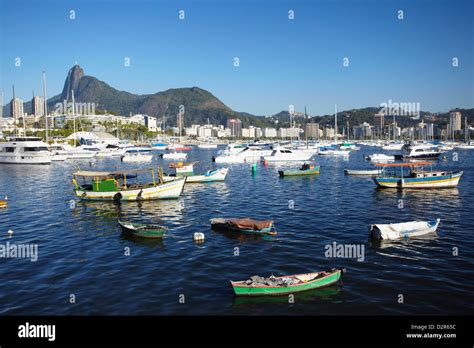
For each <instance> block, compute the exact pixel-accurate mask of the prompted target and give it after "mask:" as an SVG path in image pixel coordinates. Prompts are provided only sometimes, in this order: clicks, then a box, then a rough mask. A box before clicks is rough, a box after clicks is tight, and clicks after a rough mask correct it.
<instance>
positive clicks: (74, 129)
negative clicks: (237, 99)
mask: <svg viewBox="0 0 474 348" xmlns="http://www.w3.org/2000/svg"><path fill="white" fill-rule="evenodd" d="M71 98H72V120H73V122H72V123H73V125H74V126H73V127H74V128H73V131H74V146H77V134H76V104H75V102H74V90H71Z"/></svg>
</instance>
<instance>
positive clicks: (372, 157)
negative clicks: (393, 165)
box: [365, 153, 395, 162]
mask: <svg viewBox="0 0 474 348" xmlns="http://www.w3.org/2000/svg"><path fill="white" fill-rule="evenodd" d="M365 159H366V160H368V161H373V162H383V161H395V156H389V155H385V154H383V153H374V154H372V155H368V156H366V157H365Z"/></svg>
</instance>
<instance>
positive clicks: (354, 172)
mask: <svg viewBox="0 0 474 348" xmlns="http://www.w3.org/2000/svg"><path fill="white" fill-rule="evenodd" d="M380 172H381V171H380V170H379V169H344V174H346V175H378V174H380Z"/></svg>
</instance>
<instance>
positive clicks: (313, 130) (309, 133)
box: [305, 123, 320, 139]
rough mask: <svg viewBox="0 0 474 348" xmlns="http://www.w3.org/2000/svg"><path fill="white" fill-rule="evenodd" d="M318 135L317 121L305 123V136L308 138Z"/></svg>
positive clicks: (317, 136) (315, 137)
mask: <svg viewBox="0 0 474 348" xmlns="http://www.w3.org/2000/svg"><path fill="white" fill-rule="evenodd" d="M319 135H320V134H319V123H306V126H305V137H308V139H318V138H319Z"/></svg>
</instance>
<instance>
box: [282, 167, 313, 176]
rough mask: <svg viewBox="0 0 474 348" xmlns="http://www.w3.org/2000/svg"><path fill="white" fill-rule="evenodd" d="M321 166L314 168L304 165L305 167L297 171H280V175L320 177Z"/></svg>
mask: <svg viewBox="0 0 474 348" xmlns="http://www.w3.org/2000/svg"><path fill="white" fill-rule="evenodd" d="M319 169H320V167H319V166H312V165H309V164H303V166H302V167H301V168H299V169H296V170H285V171H283V170H279V171H278V174H279V175H280V176H281V177H285V176H303V175H318V174H319Z"/></svg>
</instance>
